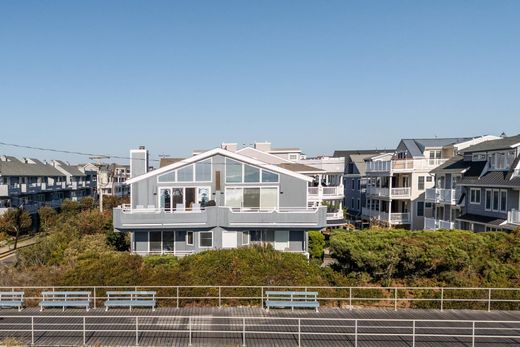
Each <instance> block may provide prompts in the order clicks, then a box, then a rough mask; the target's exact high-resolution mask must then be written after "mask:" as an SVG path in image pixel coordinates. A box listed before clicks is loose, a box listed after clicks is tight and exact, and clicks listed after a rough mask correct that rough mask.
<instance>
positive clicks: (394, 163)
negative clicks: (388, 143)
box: [366, 159, 448, 173]
mask: <svg viewBox="0 0 520 347" xmlns="http://www.w3.org/2000/svg"><path fill="white" fill-rule="evenodd" d="M446 160H448V159H393V160H380V161H371V162H367V167H366V171H367V172H373V173H377V172H387V173H389V172H400V171H402V172H408V171H413V170H431V169H434V168H436V167H437V166H439V165H441V164H443V163H444V162H446Z"/></svg>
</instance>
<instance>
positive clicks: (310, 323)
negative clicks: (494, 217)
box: [0, 308, 520, 347]
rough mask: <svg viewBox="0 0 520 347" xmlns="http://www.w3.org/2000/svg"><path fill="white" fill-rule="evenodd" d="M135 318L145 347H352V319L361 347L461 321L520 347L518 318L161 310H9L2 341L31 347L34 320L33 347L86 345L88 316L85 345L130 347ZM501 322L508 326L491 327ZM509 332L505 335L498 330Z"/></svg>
mask: <svg viewBox="0 0 520 347" xmlns="http://www.w3.org/2000/svg"><path fill="white" fill-rule="evenodd" d="M136 315H138V316H140V317H139V318H137V320H138V326H139V333H138V342H139V345H140V346H172V345H173V346H186V345H188V344H189V331H190V329H191V331H192V332H193V333H192V343H193V345H195V346H239V345H242V343H243V338H244V335H243V324H244V323H245V324H246V334H245V341H246V345H247V346H297V345H298V334H297V332H298V324H300V331H301V332H302V333H304V334H303V335H301V346H316V347H318V346H324V347H325V346H326V347H329V346H332V347H333V346H354V345H355V341H354V337H353V336H352V334H353V333H354V331H355V321H353V320H349V319H352V318H356V319H358V323H357V324H358V327H357V329H358V333H360V334H362V335H361V336H359V337H358V346H384V347H391V346H412V337H411V336H409V335H410V334H411V333H412V320H418V321H416V323H415V324H416V329H415V332H416V334H418V335H424V334H437V335H438V334H451V335H468V334H471V331H472V323H471V322H464V321H467V320H470V321H471V320H479V321H487V322H486V323H477V331H476V334H477V335H486V336H493V335H497V334H508V335H509V336H515V337H516V338H508V339H498V338H493V337H486V338H484V337H477V338H476V340H475V346H518V345H520V312H503V311H502V312H483V311H445V312H440V311H434V310H402V311H397V312H395V311H388V310H379V309H364V310H353V311H348V310H341V309H323V310H321V312H319V313H315V312H308V311H295V312H291V311H286V310H271V311H270V312H266V311H264V310H262V309H260V308H223V309H218V308H181V309H174V308H171V309H170V308H164V309H158V310H157V311H155V312H151V310H145V309H143V310H141V309H136V310H133V311H132V312H129V311H128V310H111V311H109V312H104V311H103V310H102V309H97V310H91V311H90V312H88V313H86V312H85V311H84V310H79V309H78V310H75V309H70V310H67V311H65V312H61V310H46V311H44V312H42V313H40V312H38V311H37V310H36V309H27V310H24V311H22V312H20V313H18V312H15V311H11V310H9V311H7V310H6V311H2V312H0V341H1V340H2V339H3V338H6V337H14V338H16V339H17V340H19V341H21V342H23V343H26V344H28V343H30V341H31V333H30V328H31V318H30V317H31V316H33V317H35V318H34V320H33V324H34V329H35V330H36V331H35V333H34V342H35V345H81V344H83V316H85V317H86V318H85V323H86V330H87V331H86V333H85V343H86V344H87V345H101V346H103V345H109V346H130V345H135V342H136V333H135V328H136V318H135V316H136ZM189 316H191V317H192V318H191V319H190V318H189ZM250 317H256V318H250ZM298 318H300V321H299V322H298ZM392 319H404V320H406V321H392ZM423 320H429V321H428V322H426V321H423ZM433 320H439V321H435V322H433ZM450 320H458V321H459V322H453V321H450ZM497 321H508V322H509V323H493V322H497ZM504 328H506V329H508V330H500V329H504ZM16 330H25V331H24V332H19V331H16ZM58 330H69V331H58ZM216 331H220V332H216ZM377 334H386V336H378V335H377ZM390 335H391V336H390ZM471 343H472V339H471V337H460V336H459V337H457V336H454V337H439V336H435V337H428V336H418V337H417V338H416V344H415V345H416V346H471Z"/></svg>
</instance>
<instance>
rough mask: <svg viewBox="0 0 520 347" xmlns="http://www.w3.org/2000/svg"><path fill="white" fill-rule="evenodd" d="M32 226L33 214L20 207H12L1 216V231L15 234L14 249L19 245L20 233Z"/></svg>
mask: <svg viewBox="0 0 520 347" xmlns="http://www.w3.org/2000/svg"><path fill="white" fill-rule="evenodd" d="M31 226H32V219H31V216H30V215H29V214H28V213H27V212H25V211H24V210H22V209H19V208H10V209H8V210H7V211H6V212H5V213H4V214H2V216H0V231H4V232H6V233H8V234H10V235H14V249H16V247H17V246H18V238H19V237H20V233H22V232H24V231H28V230H29V229H30V228H31Z"/></svg>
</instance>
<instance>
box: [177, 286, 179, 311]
mask: <svg viewBox="0 0 520 347" xmlns="http://www.w3.org/2000/svg"><path fill="white" fill-rule="evenodd" d="M177 308H179V287H178V286H177Z"/></svg>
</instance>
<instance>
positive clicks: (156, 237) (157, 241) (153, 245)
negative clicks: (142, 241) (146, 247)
mask: <svg viewBox="0 0 520 347" xmlns="http://www.w3.org/2000/svg"><path fill="white" fill-rule="evenodd" d="M161 238H162V237H161V232H160V231H152V232H151V233H150V252H155V253H160V252H161Z"/></svg>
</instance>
